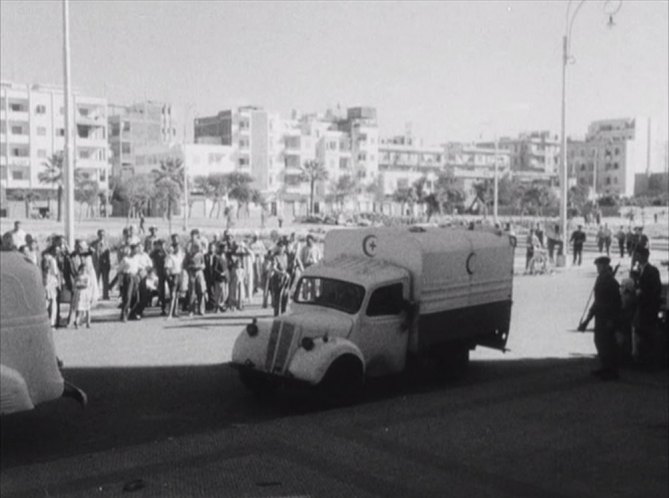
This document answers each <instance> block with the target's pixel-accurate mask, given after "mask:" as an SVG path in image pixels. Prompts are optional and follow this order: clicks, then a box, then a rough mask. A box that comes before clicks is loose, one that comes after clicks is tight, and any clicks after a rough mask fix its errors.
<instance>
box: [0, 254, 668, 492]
mask: <svg viewBox="0 0 669 498" xmlns="http://www.w3.org/2000/svg"><path fill="white" fill-rule="evenodd" d="M665 277H666V275H665ZM593 280H594V268H593V267H592V264H591V261H587V262H586V263H584V266H583V267H582V268H572V269H569V270H564V271H560V272H558V273H556V274H555V275H552V276H549V275H539V276H518V277H517V278H516V280H515V284H514V309H513V316H512V327H511V333H510V339H509V344H508V347H509V348H510V349H511V351H510V352H508V353H506V354H502V353H499V352H496V351H488V350H477V351H475V352H474V353H473V354H472V362H471V367H470V370H469V372H468V375H467V376H466V378H465V379H463V380H461V381H451V382H444V381H440V380H438V378H437V376H433V375H430V372H428V373H427V374H426V375H424V376H422V378H413V377H412V378H409V377H407V376H400V377H396V378H390V379H384V380H381V381H375V382H371V383H370V384H369V385H368V386H367V388H366V392H365V395H364V397H363V400H362V402H361V403H359V404H358V405H356V406H352V407H346V408H340V409H334V410H332V409H325V408H323V407H322V406H320V405H319V404H318V403H317V402H315V401H314V399H313V398H312V397H310V396H309V393H308V392H304V391H295V390H283V391H280V392H278V393H277V394H276V395H275V396H274V397H272V398H270V399H266V400H259V399H257V398H256V397H254V396H253V395H251V394H250V393H248V392H246V391H245V389H244V388H243V387H242V386H241V384H240V383H239V381H238V379H237V377H236V374H235V372H234V371H233V370H232V369H231V368H230V367H229V366H228V365H227V363H226V362H227V361H228V360H229V358H230V352H231V348H232V344H233V341H234V339H235V337H236V335H237V333H238V332H239V330H240V329H241V327H242V326H243V325H244V324H246V323H248V321H249V319H250V318H251V317H252V316H256V315H258V314H262V313H267V311H266V310H261V309H260V308H259V307H258V306H257V304H254V305H252V306H250V307H248V308H247V309H246V310H245V311H243V312H235V313H232V314H223V315H218V316H217V315H207V316H205V317H201V318H182V319H179V320H172V321H169V320H165V319H164V318H161V317H158V316H149V317H147V318H146V319H144V320H142V321H141V322H128V323H127V324H120V323H119V322H117V321H116V318H117V311H116V309H115V307H114V304H113V303H110V304H105V305H104V306H103V307H102V309H101V310H98V311H97V312H96V320H95V321H94V324H93V328H91V329H90V330H88V329H78V330H71V329H67V330H58V331H56V334H55V340H56V346H57V350H58V352H59V355H60V356H61V358H62V359H63V361H64V363H65V369H64V375H65V377H66V378H67V379H69V380H71V381H73V382H74V383H76V384H77V385H79V386H81V387H82V388H84V389H85V390H86V392H87V393H88V396H89V406H88V408H87V409H86V410H81V409H80V408H79V406H78V405H76V404H75V403H74V402H72V401H70V400H57V401H54V402H50V403H47V404H44V405H41V406H39V407H37V408H36V409H35V410H34V411H32V412H25V413H19V414H13V415H10V416H7V417H3V419H2V427H1V452H2V455H1V456H2V460H1V463H0V479H1V482H0V492H1V493H2V495H3V496H118V495H125V494H126V493H133V496H513V497H517V496H574V497H576V496H578V497H582V496H583V497H587V496H607V497H608V496H639V497H654V496H666V493H667V490H668V489H669V477H668V474H669V471H668V469H669V459H668V454H669V442H668V436H667V432H668V427H669V416H668V413H667V406H668V401H669V399H668V398H669V395H668V394H669V393H668V389H667V387H668V386H669V378H668V376H667V371H666V370H662V371H658V372H653V373H650V372H640V371H633V370H624V371H623V372H622V379H621V380H620V381H618V382H610V383H603V382H600V381H597V380H596V379H594V378H592V377H591V376H590V375H589V371H590V369H591V368H594V367H595V366H596V363H595V360H594V359H593V358H592V355H593V354H594V346H593V343H592V334H579V333H574V332H572V330H573V329H574V327H575V325H576V324H577V323H578V319H579V318H580V315H581V313H582V311H583V307H584V304H585V301H586V300H587V297H588V294H589V292H590V289H591V285H592V283H593ZM151 313H153V314H155V313H156V312H155V311H152V312H151Z"/></svg>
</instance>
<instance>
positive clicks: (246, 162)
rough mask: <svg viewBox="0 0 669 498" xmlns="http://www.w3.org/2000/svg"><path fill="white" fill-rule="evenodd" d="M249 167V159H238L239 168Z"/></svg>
mask: <svg viewBox="0 0 669 498" xmlns="http://www.w3.org/2000/svg"><path fill="white" fill-rule="evenodd" d="M248 165H249V159H248V158H247V157H240V158H239V166H240V167H245V166H248Z"/></svg>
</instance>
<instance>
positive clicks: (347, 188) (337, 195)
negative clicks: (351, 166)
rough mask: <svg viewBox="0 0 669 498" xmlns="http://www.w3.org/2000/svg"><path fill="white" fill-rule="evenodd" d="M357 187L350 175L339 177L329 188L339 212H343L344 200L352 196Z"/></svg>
mask: <svg viewBox="0 0 669 498" xmlns="http://www.w3.org/2000/svg"><path fill="white" fill-rule="evenodd" d="M357 187H358V184H357V182H356V181H355V180H354V179H353V177H352V176H351V175H343V176H340V177H339V178H338V179H337V181H336V182H334V183H333V184H332V186H331V189H332V196H333V198H334V202H335V203H336V204H338V206H339V210H340V211H343V210H344V199H346V197H348V196H350V195H352V194H353V193H354V192H355V191H356V189H357Z"/></svg>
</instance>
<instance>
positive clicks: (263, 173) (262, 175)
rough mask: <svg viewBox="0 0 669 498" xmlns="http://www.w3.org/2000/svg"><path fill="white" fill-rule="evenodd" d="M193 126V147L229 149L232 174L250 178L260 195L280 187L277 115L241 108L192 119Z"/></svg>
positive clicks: (281, 166) (280, 126)
mask: <svg viewBox="0 0 669 498" xmlns="http://www.w3.org/2000/svg"><path fill="white" fill-rule="evenodd" d="M193 124H194V133H193V136H194V138H195V143H196V144H209V145H223V146H229V147H231V150H232V157H233V159H234V162H235V164H236V170H237V171H240V172H244V173H248V174H249V175H251V176H252V177H253V178H254V183H255V187H256V188H258V189H259V190H260V191H263V192H267V191H275V190H276V189H278V188H279V187H280V183H281V181H282V180H281V174H282V171H283V169H284V162H283V160H282V155H281V153H282V149H283V139H282V132H283V129H284V125H283V122H282V120H281V119H280V118H279V116H278V114H276V113H271V112H268V111H266V110H264V109H262V108H260V107H256V106H243V107H238V108H236V109H228V110H225V111H221V112H219V113H218V114H216V115H214V116H204V117H198V118H195V120H194V121H193Z"/></svg>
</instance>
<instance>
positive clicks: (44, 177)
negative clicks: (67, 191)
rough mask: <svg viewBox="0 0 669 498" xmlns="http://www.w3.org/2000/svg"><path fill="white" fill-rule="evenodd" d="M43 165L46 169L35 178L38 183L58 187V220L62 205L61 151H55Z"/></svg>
mask: <svg viewBox="0 0 669 498" xmlns="http://www.w3.org/2000/svg"><path fill="white" fill-rule="evenodd" d="M43 165H44V167H45V168H46V170H45V171H40V172H39V174H38V175H37V179H38V180H39V181H40V183H46V184H49V185H52V186H56V187H58V221H60V220H61V210H62V205H63V152H62V151H60V152H56V153H55V154H53V155H52V156H51V157H50V158H49V159H47V161H46V162H44V163H43Z"/></svg>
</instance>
